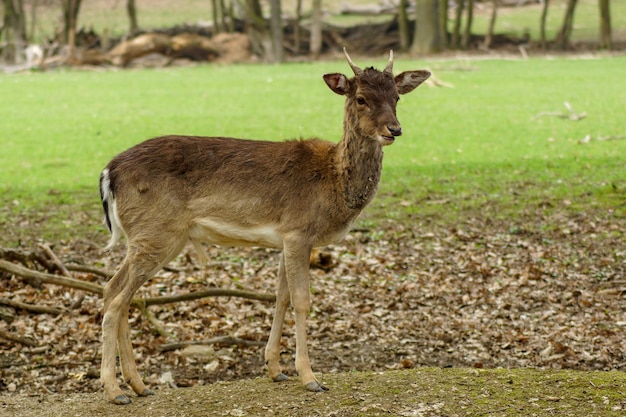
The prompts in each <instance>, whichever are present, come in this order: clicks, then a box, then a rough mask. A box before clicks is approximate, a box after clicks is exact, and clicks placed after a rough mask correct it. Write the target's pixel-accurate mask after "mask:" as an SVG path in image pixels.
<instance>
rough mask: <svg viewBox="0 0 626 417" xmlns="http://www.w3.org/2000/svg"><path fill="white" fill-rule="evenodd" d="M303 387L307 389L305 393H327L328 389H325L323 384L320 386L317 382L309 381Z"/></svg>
mask: <svg viewBox="0 0 626 417" xmlns="http://www.w3.org/2000/svg"><path fill="white" fill-rule="evenodd" d="M304 387H305V388H306V389H307V391H313V392H324V391H328V387H326V386H325V385H323V384H320V383H319V382H317V381H311V382H309V383H308V384H306V385H305V386H304Z"/></svg>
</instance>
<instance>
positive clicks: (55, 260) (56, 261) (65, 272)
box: [39, 244, 73, 278]
mask: <svg viewBox="0 0 626 417" xmlns="http://www.w3.org/2000/svg"><path fill="white" fill-rule="evenodd" d="M39 247H40V248H41V249H43V251H44V252H46V255H48V257H49V258H50V260H51V261H52V263H53V264H54V265H55V266H56V267H57V268H58V269H59V271H61V273H62V274H63V275H65V276H66V277H68V278H73V277H72V274H70V271H68V270H67V268H66V267H65V265H63V262H61V260H60V259H59V257H58V256H57V255H56V254H55V253H54V252H53V251H52V248H51V247H50V246H49V245H48V244H42V245H39Z"/></svg>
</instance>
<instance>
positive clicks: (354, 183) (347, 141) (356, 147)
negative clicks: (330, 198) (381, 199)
mask: <svg viewBox="0 0 626 417" xmlns="http://www.w3.org/2000/svg"><path fill="white" fill-rule="evenodd" d="M382 162H383V150H382V146H380V144H379V143H378V142H377V141H376V140H375V139H374V138H369V137H364V136H362V135H360V134H359V133H358V132H357V131H355V130H354V129H352V128H351V127H350V124H349V123H346V124H345V125H344V133H343V138H342V139H341V141H340V142H339V144H338V147H337V160H336V163H335V164H336V167H337V172H338V174H339V181H340V189H341V190H343V194H344V198H345V202H346V205H347V206H348V208H350V209H352V210H359V211H360V210H362V209H363V208H364V207H365V206H366V205H367V204H368V203H369V202H370V201H372V199H373V198H374V195H376V191H377V190H378V181H379V180H380V172H381V170H382Z"/></svg>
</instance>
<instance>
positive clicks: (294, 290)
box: [283, 239, 328, 392]
mask: <svg viewBox="0 0 626 417" xmlns="http://www.w3.org/2000/svg"><path fill="white" fill-rule="evenodd" d="M303 240H304V239H302V240H299V239H295V240H293V241H291V242H290V241H287V240H285V244H284V251H283V255H284V257H285V272H286V275H287V284H288V286H289V294H290V296H291V305H292V306H293V309H294V311H295V316H296V370H297V371H298V374H299V375H300V378H301V380H302V384H303V385H304V386H305V388H306V389H308V390H309V391H316V392H318V391H326V390H328V388H326V387H325V386H324V385H322V384H321V383H319V382H318V381H317V379H316V378H315V376H314V375H313V370H312V369H311V363H310V361H309V351H308V348H307V333H306V318H307V316H308V314H309V310H310V309H311V292H310V288H309V257H310V256H311V246H309V245H308V244H302V243H300V242H301V241H303ZM304 241H306V240H304Z"/></svg>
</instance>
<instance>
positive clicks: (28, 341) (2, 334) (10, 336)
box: [0, 329, 37, 347]
mask: <svg viewBox="0 0 626 417" xmlns="http://www.w3.org/2000/svg"><path fill="white" fill-rule="evenodd" d="M0 338H2V339H5V340H10V341H12V342H17V343H21V344H23V345H25V346H29V347H35V346H37V342H36V341H34V340H33V339H32V338H30V337H23V336H19V335H17V334H15V333H11V332H7V331H4V330H2V329H0Z"/></svg>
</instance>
